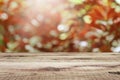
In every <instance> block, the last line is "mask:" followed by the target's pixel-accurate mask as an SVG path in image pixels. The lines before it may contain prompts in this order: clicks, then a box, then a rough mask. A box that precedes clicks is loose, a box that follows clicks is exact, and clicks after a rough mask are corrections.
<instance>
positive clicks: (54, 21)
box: [0, 0, 120, 52]
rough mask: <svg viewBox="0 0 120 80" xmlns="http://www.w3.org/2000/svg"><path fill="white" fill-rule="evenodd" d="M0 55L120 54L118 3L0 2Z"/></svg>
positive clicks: (75, 0) (118, 0)
mask: <svg viewBox="0 0 120 80" xmlns="http://www.w3.org/2000/svg"><path fill="white" fill-rule="evenodd" d="M0 52H120V0H0Z"/></svg>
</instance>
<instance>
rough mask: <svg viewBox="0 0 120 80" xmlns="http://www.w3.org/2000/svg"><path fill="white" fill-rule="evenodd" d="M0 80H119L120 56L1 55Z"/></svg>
mask: <svg viewBox="0 0 120 80" xmlns="http://www.w3.org/2000/svg"><path fill="white" fill-rule="evenodd" d="M0 80H120V54H119V53H68V54H67V53H29V54H28V53H11V54H10V53H1V54H0Z"/></svg>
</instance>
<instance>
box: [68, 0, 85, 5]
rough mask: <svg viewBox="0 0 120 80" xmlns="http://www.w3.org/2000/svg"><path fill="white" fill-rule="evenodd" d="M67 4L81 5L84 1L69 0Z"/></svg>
mask: <svg viewBox="0 0 120 80" xmlns="http://www.w3.org/2000/svg"><path fill="white" fill-rule="evenodd" d="M69 2H71V3H73V4H82V3H83V2H84V0H69Z"/></svg>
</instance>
